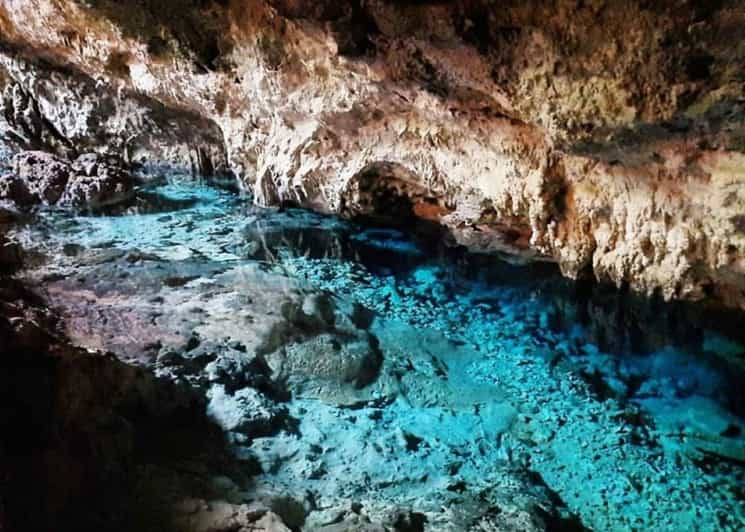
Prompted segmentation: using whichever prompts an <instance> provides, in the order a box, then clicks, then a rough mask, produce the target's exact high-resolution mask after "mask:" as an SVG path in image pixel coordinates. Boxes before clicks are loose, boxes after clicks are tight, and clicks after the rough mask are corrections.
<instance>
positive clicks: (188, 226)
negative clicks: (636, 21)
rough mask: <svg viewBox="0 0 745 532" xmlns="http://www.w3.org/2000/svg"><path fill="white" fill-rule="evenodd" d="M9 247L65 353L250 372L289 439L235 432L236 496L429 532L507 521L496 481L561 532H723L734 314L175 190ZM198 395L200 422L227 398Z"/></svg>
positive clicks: (376, 230) (61, 224)
mask: <svg viewBox="0 0 745 532" xmlns="http://www.w3.org/2000/svg"><path fill="white" fill-rule="evenodd" d="M21 236H23V237H24V238H25V240H26V246H27V247H29V248H32V249H34V250H35V251H36V252H37V253H38V255H39V257H40V259H39V264H40V265H39V267H38V268H37V269H36V270H35V271H34V272H32V273H31V274H30V275H31V276H32V277H34V279H35V280H41V281H42V282H43V283H44V284H45V286H46V287H47V290H48V292H49V294H50V297H51V298H52V300H53V301H54V302H55V303H56V304H58V305H60V306H61V307H62V309H63V312H64V313H65V315H66V317H67V320H68V328H69V332H70V334H71V336H72V337H73V339H74V340H76V341H78V342H80V343H82V344H84V345H87V346H88V347H95V348H101V349H111V350H113V351H114V352H117V353H120V354H122V356H125V355H126V356H130V357H131V360H132V361H133V362H135V363H138V364H145V365H148V364H149V365H155V367H158V368H161V370H159V371H163V372H164V374H169V375H172V372H171V373H168V371H170V370H169V369H168V368H170V367H171V366H168V365H167V364H166V362H165V361H168V360H171V361H172V360H181V361H184V360H188V361H191V362H190V363H194V364H196V362H194V361H195V360H198V358H199V357H198V356H197V355H195V353H197V351H198V350H199V349H200V348H196V347H195V345H198V344H199V343H200V342H201V344H202V346H204V345H207V344H209V342H223V343H224V344H225V345H226V346H235V347H231V348H230V349H232V350H233V351H234V352H235V353H236V356H238V357H240V356H243V355H240V353H253V352H256V353H260V354H261V356H263V357H265V358H266V359H267V360H268V361H269V362H268V363H269V364H270V366H272V369H273V371H275V373H276V374H282V375H283V379H284V382H285V383H286V384H287V386H288V387H289V390H290V392H291V395H292V399H291V400H290V401H289V402H288V403H287V406H286V408H287V411H288V415H289V416H290V417H291V418H292V419H296V420H298V421H297V423H298V424H297V426H296V430H287V429H286V428H285V429H283V430H280V431H279V432H278V433H277V432H276V431H269V430H268V429H267V435H266V436H260V437H253V438H248V439H246V438H242V437H240V436H239V435H236V436H235V438H234V443H235V445H236V449H237V451H236V452H238V453H239V454H241V453H242V454H245V455H246V456H249V455H250V456H252V457H254V458H256V459H258V460H259V462H260V463H261V465H262V469H263V471H264V473H263V474H262V475H260V477H259V478H258V479H257V484H256V486H254V488H253V489H254V491H255V492H267V493H277V492H280V493H285V494H288V495H293V494H298V493H306V492H307V493H312V494H313V498H314V499H313V500H314V501H316V503H317V506H318V508H316V510H314V511H315V512H316V514H318V515H317V516H316V519H321V520H322V517H319V516H325V515H326V514H325V513H324V512H328V511H330V510H329V508H333V507H334V504H336V503H339V504H341V503H340V502H339V501H342V500H356V501H361V502H364V504H366V505H367V506H368V507H376V505H378V506H380V505H386V504H395V505H398V506H402V505H405V506H407V507H410V508H414V509H416V510H417V512H420V513H421V515H423V516H425V517H426V523H427V527H429V528H431V529H433V530H434V529H437V530H440V529H452V530H462V529H465V528H467V527H469V526H476V525H475V523H482V526H486V525H484V524H483V523H486V522H487V521H488V520H489V519H491V520H492V521H489V522H492V525H493V526H497V527H498V526H502V525H503V526H507V525H504V523H503V524H502V525H499V523H500V522H501V521H499V519H503V520H504V519H506V517H504V515H503V516H502V517H500V518H497V517H495V515H496V513H495V512H494V509H495V508H502V509H503V510H504V509H506V508H508V506H509V504H508V502H507V499H509V498H510V497H512V498H515V497H517V492H518V491H519V490H517V491H516V490H515V487H514V486H513V485H512V484H510V482H511V481H510V479H512V478H513V477H512V476H510V475H514V474H516V473H515V471H519V472H521V473H520V474H522V475H524V476H525V478H526V479H527V480H526V482H529V481H530V479H533V480H536V479H540V482H538V484H540V486H541V488H540V489H543V490H548V492H547V493H549V494H551V493H553V494H554V495H552V496H555V497H556V498H557V500H559V501H560V504H559V506H561V508H562V509H561V517H560V518H556V519H560V520H559V521H555V523H559V524H560V525H561V526H564V527H568V526H570V524H571V523H575V524H576V522H575V520H574V519H575V518H574V517H573V516H579V518H580V519H581V521H582V523H583V524H584V525H585V526H588V527H591V528H594V529H598V530H631V529H638V530H693V529H697V530H738V529H742V528H743V527H745V508H744V507H743V504H744V503H743V480H744V479H745V476H744V471H745V469H744V466H745V419H744V416H745V406H744V405H745V398H744V394H745V392H744V391H743V390H744V389H745V386H744V385H743V382H745V381H744V380H743V377H744V376H745V373H744V372H743V368H744V367H745V346H744V345H743V337H744V336H743V331H740V330H738V327H739V326H738V323H742V321H741V320H742V319H743V316H742V315H736V314H729V313H717V314H715V313H711V312H704V311H702V310H701V309H700V308H698V307H695V306H691V305H683V304H680V305H670V304H664V303H661V302H651V301H647V300H644V299H643V298H638V297H635V296H633V295H631V294H625V293H620V292H617V291H615V290H610V289H607V288H603V287H596V286H590V285H578V284H575V283H572V282H570V281H567V280H565V279H563V278H562V277H561V276H560V275H559V274H558V272H557V271H556V268H555V267H554V266H553V265H550V264H540V263H539V264H533V265H528V266H516V265H512V264H509V263H507V262H504V261H500V260H498V259H497V258H495V257H487V256H480V255H472V254H469V253H466V252H464V251H463V250H460V249H453V248H448V247H446V246H442V245H440V244H439V243H438V242H433V241H427V240H422V239H417V238H414V237H412V236H410V233H408V232H407V231H404V230H402V229H400V228H399V229H396V228H385V227H371V226H362V225H359V224H354V223H350V222H345V221H341V220H338V219H336V218H333V217H324V216H319V215H315V214H312V213H308V212H305V211H300V210H293V209H284V210H273V209H268V210H265V209H258V208H255V207H252V206H251V205H250V204H249V202H247V201H246V199H245V198H241V197H239V196H237V195H235V194H233V193H230V192H228V191H224V190H219V189H214V188H210V187H206V186H196V185H186V184H179V183H173V184H169V185H165V186H161V187H157V188H154V189H152V190H149V191H145V192H143V193H142V194H141V195H140V196H139V197H138V199H136V200H135V201H134V203H133V204H132V205H130V206H128V207H127V208H123V209H118V211H117V212H111V213H100V214H98V215H96V216H78V217H70V216H69V214H68V213H61V212H55V211H47V212H45V213H42V215H41V216H40V219H39V221H38V222H37V223H35V224H34V225H33V226H32V227H30V228H28V229H26V230H25V231H24V232H23V234H22V235H21ZM41 257H45V259H43V260H42V259H41ZM319 294H321V295H322V296H319ZM323 294H328V296H325V295H323ZM325 297H330V298H331V299H329V300H328V301H333V304H332V303H328V302H326V303H324V301H327V300H326V299H324V298H325ZM319 298H320V299H319ZM292 301H300V303H297V305H296V306H295V307H293V306H292V305H291V304H290V303H289V302H292ZM319 301H320V303H319ZM288 305H289V306H288ZM328 305H331V306H328ZM327 306H328V308H327ZM309 309H311V310H309ZM324 309H326V310H324ZM328 309H332V310H328ZM334 309H335V310H334ZM343 309H346V310H343ZM314 313H315V314H314ZM334 313H336V314H334ZM337 314H338V316H342V315H343V316H347V317H345V318H341V317H336V318H328V319H330V320H331V321H330V322H329V323H331V325H330V326H329V328H324V327H326V325H328V323H326V322H327V321H328V319H327V318H324V316H327V317H328V316H336V315H337ZM313 316H320V318H314V317H313ZM314 320H316V321H314ZM319 320H320V321H319ZM340 320H341V321H340ZM316 322H318V323H316ZM324 323H326V325H323V324H324ZM270 333H271V334H270ZM195 338H196V340H195ZM267 338H269V339H267ZM278 339H279V340H278ZM282 342H284V343H285V345H280V344H281V343H282ZM221 345H222V344H221ZM298 346H299V347H298ZM233 351H231V352H233ZM278 353H279V354H278ZM199 356H202V357H205V356H207V355H205V354H204V353H203V354H201V355H199ZM314 356H318V357H319V359H314V358H312V357H314ZM169 357H170V358H169ZM179 357H181V358H179ZM206 360H212V359H209V356H207V359H206ZM319 360H321V362H319ZM329 361H331V362H329ZM272 364H274V365H272ZM183 367H186V365H184V366H183ZM183 367H182V368H181V369H180V370H179V371H181V373H180V374H179V375H178V376H177V377H178V378H185V379H187V380H189V379H191V381H193V382H197V381H199V377H198V376H194V375H191V374H190V373H189V372H188V371H186V370H184V369H183ZM162 368H166V369H162ZM210 371H212V370H210ZM340 374H344V375H348V378H346V377H345V379H346V380H345V379H339V378H338V375H340ZM191 381H190V382H191ZM210 390H212V391H210V392H209V394H211V395H209V397H210V401H211V402H210V405H211V408H212V409H213V410H212V412H213V413H214V415H215V416H216V418H217V419H219V420H220V422H221V423H223V424H224V423H227V422H226V421H225V419H223V418H222V417H221V416H225V415H226V414H225V413H226V412H232V413H233V414H235V410H236V409H238V410H240V407H239V405H240V404H245V401H247V399H246V398H243V399H241V401H244V402H243V403H241V402H240V401H239V400H238V399H236V397H237V396H236V395H231V393H233V394H234V393H236V392H235V390H230V389H225V390H223V391H221V392H219V393H218V392H215V391H214V388H211V389H210ZM226 390H227V391H226ZM262 393H263V392H262ZM254 406H255V405H254ZM267 408H269V407H267ZM283 408H284V407H283ZM231 409H232V410H231ZM269 410H271V409H269ZM231 415H232V414H231ZM235 415H238V416H239V417H240V412H238V414H235ZM270 417H271V416H269V417H268V418H270ZM231 419H232V418H231ZM241 419H242V418H241ZM239 425H240V423H239V424H238V425H236V426H235V427H234V426H232V425H230V424H229V423H228V427H227V428H226V430H230V431H232V432H235V433H236V434H239V433H240V430H238V429H237V428H236V427H238V426H239ZM224 426H225V425H224ZM252 426H253V427H254V428H255V424H254V425H252ZM273 428H276V427H273ZM508 471H509V472H510V473H509V475H508V473H507V472H508ZM544 483H545V484H544ZM510 486H512V487H510ZM549 498H550V497H549ZM474 501H476V502H474ZM311 513H312V512H311ZM497 513H498V512H497ZM507 514H509V512H507ZM313 515H315V514H313ZM513 517H514V516H513ZM323 518H325V517H323ZM511 518H512V517H511ZM552 519H554V518H552ZM510 522H512V523H513V525H514V522H516V521H510ZM497 529H499V528H497Z"/></svg>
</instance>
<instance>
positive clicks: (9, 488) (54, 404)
mask: <svg viewBox="0 0 745 532" xmlns="http://www.w3.org/2000/svg"><path fill="white" fill-rule="evenodd" d="M2 284H3V286H2V288H3V308H2V309H1V310H2V313H0V346H2V347H0V390H1V391H0V395H1V396H2V401H0V405H2V406H1V407H0V433H2V434H3V438H2V440H1V441H0V529H2V530H78V531H82V530H206V529H210V530H233V529H235V526H236V525H240V526H247V525H248V524H249V523H253V522H255V521H258V520H261V519H269V518H270V517H271V516H269V517H267V515H268V513H269V512H268V510H267V509H265V508H264V509H262V508H254V509H252V510H251V511H248V510H247V508H246V505H238V504H233V503H231V502H229V501H228V500H227V499H230V496H228V494H227V492H228V491H230V489H231V488H230V487H231V486H235V485H237V484H240V485H241V486H250V476H251V475H253V474H255V473H256V472H257V471H256V465H255V464H254V463H253V462H252V461H251V460H246V461H238V460H237V459H235V458H233V455H232V453H231V452H230V450H229V449H228V446H227V444H226V442H225V440H224V436H223V432H222V431H221V430H220V428H219V427H218V426H216V425H215V424H214V423H213V422H211V421H210V420H209V419H208V418H207V415H206V404H205V399H204V397H203V396H201V397H200V396H199V395H197V394H196V393H194V392H193V391H192V389H190V388H189V387H186V386H179V385H177V384H174V383H172V382H169V381H167V380H164V379H159V378H156V377H155V376H153V375H152V374H149V373H147V372H146V371H144V370H142V369H139V368H135V367H131V366H128V365H126V364H123V363H122V362H119V361H117V360H116V359H115V358H114V357H113V356H110V355H92V354H90V353H88V352H86V351H83V350H79V349H76V348H73V347H70V346H69V345H68V344H66V343H65V342H64V341H60V340H59V339H58V338H57V337H56V335H55V333H54V330H53V328H54V325H53V320H51V319H50V320H47V321H46V322H45V321H43V320H42V317H41V316H36V317H35V318H34V317H33V316H31V314H32V313H33V312H36V313H42V311H41V310H39V309H38V308H33V307H34V297H33V296H32V295H31V294H29V293H27V292H25V291H24V290H23V288H21V287H19V286H17V285H10V286H9V285H8V282H7V281H2ZM24 312H25V315H24V317H23V318H21V319H19V318H20V317H21V315H22V313H24ZM14 313H15V315H13V314H14ZM21 322H24V323H26V322H27V323H33V324H35V325H36V326H37V327H38V330H36V333H34V332H33V331H29V330H27V329H28V326H26V327H24V326H21V325H20V323H21ZM42 332H44V333H45V334H41V333H42ZM32 339H35V340H34V341H32ZM220 479H222V480H220ZM206 501H219V504H221V505H222V506H223V507H224V508H226V511H225V512H223V513H222V514H215V513H214V512H213V513H209V514H205V513H204V511H202V510H204V509H205V508H207V507H209V506H210V505H208V504H207V502H206ZM210 511H211V509H210ZM280 524H281V523H280ZM281 526H282V527H283V526H284V525H281ZM205 527H206V528H205ZM231 527H232V528H231ZM278 530H284V528H278Z"/></svg>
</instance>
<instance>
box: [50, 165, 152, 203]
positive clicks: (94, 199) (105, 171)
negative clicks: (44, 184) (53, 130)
mask: <svg viewBox="0 0 745 532" xmlns="http://www.w3.org/2000/svg"><path fill="white" fill-rule="evenodd" d="M72 169H73V171H77V172H79V173H78V174H77V175H75V176H74V177H72V178H71V179H70V182H69V183H68V184H67V187H66V189H65V192H64V194H62V197H61V198H60V201H59V203H60V205H63V206H68V207H75V208H78V209H86V208H89V209H98V208H101V207H106V206H109V205H114V204H117V203H121V202H124V201H126V200H128V199H130V198H131V197H132V196H133V195H134V191H135V185H136V184H137V181H136V180H135V179H134V178H133V177H132V175H131V174H130V173H129V172H128V171H127V170H126V169H124V168H122V167H121V166H120V165H119V162H118V161H116V160H105V159H103V158H101V157H98V156H97V155H96V154H84V155H82V156H81V157H79V158H78V159H77V160H76V161H75V163H73V165H72Z"/></svg>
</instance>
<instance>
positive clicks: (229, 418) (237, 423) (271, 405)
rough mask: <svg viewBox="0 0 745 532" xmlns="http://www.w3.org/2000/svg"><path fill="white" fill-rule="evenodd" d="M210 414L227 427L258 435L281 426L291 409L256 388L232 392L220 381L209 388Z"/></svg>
mask: <svg viewBox="0 0 745 532" xmlns="http://www.w3.org/2000/svg"><path fill="white" fill-rule="evenodd" d="M207 398H208V399H209V403H208V405H207V413H208V415H209V416H210V417H211V418H212V419H214V420H215V421H216V422H217V423H218V424H219V425H220V426H221V427H222V428H223V429H224V430H226V431H228V432H237V433H239V434H241V435H242V436H246V437H249V438H255V437H259V436H268V435H271V434H273V433H274V432H276V431H277V430H279V429H280V428H281V427H282V425H283V423H284V422H285V420H286V419H287V409H286V408H285V407H283V406H281V405H278V404H277V403H275V402H274V401H272V400H270V399H268V398H267V397H266V396H264V395H263V394H261V393H260V392H258V391H257V390H254V389H253V388H243V389H240V390H237V391H236V392H234V393H232V394H230V393H227V392H226V390H225V387H224V386H222V385H220V384H216V385H214V386H212V387H211V388H210V389H209V390H208V392H207Z"/></svg>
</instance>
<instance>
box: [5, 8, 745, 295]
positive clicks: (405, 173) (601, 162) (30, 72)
mask: <svg viewBox="0 0 745 532" xmlns="http://www.w3.org/2000/svg"><path fill="white" fill-rule="evenodd" d="M250 4H251V5H250V6H246V5H243V4H242V3H232V2H210V3H205V2H196V1H194V0H186V1H184V2H179V3H178V9H173V8H172V7H173V5H174V4H173V3H171V2H166V3H158V2H155V3H154V2H144V3H143V2H134V3H127V4H126V5H122V4H121V3H116V2H113V1H111V0H102V1H100V2H76V1H73V0H62V1H59V0H40V1H39V2H34V3H28V4H22V3H18V2H12V1H10V0H4V1H2V2H0V35H2V41H3V44H4V45H5V47H4V48H3V52H2V53H0V65H2V66H1V67H0V70H3V71H4V73H3V74H2V75H0V79H2V80H4V81H1V82H0V84H2V86H4V87H5V90H4V100H3V101H4V104H3V106H4V110H5V113H3V121H4V122H5V123H6V125H3V126H2V129H3V130H4V131H6V136H7V137H8V138H12V139H14V142H16V143H20V144H25V145H26V147H29V146H31V147H35V148H39V147H48V149H53V150H55V151H56V152H59V153H66V152H71V151H75V150H77V151H86V150H88V149H90V148H91V147H92V146H99V147H100V146H102V145H112V146H116V147H117V149H119V150H120V151H121V152H122V153H123V154H125V155H126V157H125V158H126V159H127V160H129V161H132V162H145V163H148V162H169V161H170V162H171V163H176V164H178V165H180V166H182V167H192V168H194V169H195V170H198V171H199V172H202V173H207V174H209V173H212V172H213V170H214V171H216V170H217V169H218V168H224V167H227V166H229V167H230V169H231V170H232V171H233V172H234V173H235V174H236V175H237V176H238V177H239V178H240V182H241V184H242V185H243V186H244V187H245V188H247V189H250V190H251V191H253V193H254V200H255V201H256V202H257V203H259V204H262V205H276V204H285V203H291V204H294V205H300V206H303V207H308V208H312V209H316V210H320V211H323V212H334V213H340V214H346V215H357V214H363V215H372V216H373V217H383V218H385V219H389V220H390V219H391V218H392V217H397V218H400V219H408V220H412V219H413V220H416V219H422V218H423V219H426V220H428V221H430V222H436V223H440V224H443V225H444V226H445V227H446V228H447V229H448V230H449V231H450V232H452V234H453V236H454V238H455V239H457V241H458V242H460V243H463V244H465V245H468V246H469V247H472V248H475V249H479V250H487V251H493V250H509V251H511V252H513V253H516V254H519V255H520V256H525V257H528V258H536V257H539V258H545V259H551V260H555V261H557V262H558V263H559V264H560V266H561V268H562V271H563V272H564V273H565V274H566V275H567V276H570V277H575V278H576V277H594V278H596V279H598V280H601V281H604V282H608V283H613V284H616V285H618V286H629V287H630V288H632V289H633V290H636V291H638V292H643V293H646V294H655V293H659V294H660V295H662V296H663V297H665V298H666V299H676V298H677V299H688V300H704V299H706V300H713V301H717V302H720V303H724V304H726V305H729V306H734V307H740V308H744V307H743V305H745V303H743V302H744V301H745V297H743V294H744V293H743V290H745V260H743V256H745V232H744V231H743V229H742V227H743V212H745V196H744V195H743V190H744V188H745V183H743V175H744V172H743V168H744V165H745V162H744V160H745V155H743V153H745V148H744V147H743V146H744V145H743V141H742V139H743V138H745V137H744V134H745V122H743V120H742V116H743V103H742V102H743V94H744V92H743V91H744V89H743V86H742V83H740V82H739V81H738V80H740V79H742V77H743V66H742V65H745V52H744V51H743V50H745V47H743V46H740V45H739V44H741V43H742V42H745V30H743V29H742V28H745V7H743V6H742V5H740V4H738V3H736V2H729V3H714V4H710V3H706V2H697V3H695V5H691V6H688V7H686V9H681V8H680V7H679V6H678V5H677V4H676V3H674V2H662V3H661V4H659V5H657V4H656V3H655V5H654V6H652V7H650V5H649V2H642V1H640V0H632V1H630V2H626V3H611V4H603V5H602V7H600V4H597V3H587V2H574V1H572V0H556V2H554V3H553V4H552V6H551V7H550V8H549V7H547V6H546V5H545V3H544V2H541V1H539V0H531V1H529V2H527V3H525V4H524V5H523V4H520V5H519V6H518V5H509V6H503V5H501V4H499V5H498V4H496V3H493V2H485V1H473V2H472V1H453V2H393V1H390V0H374V1H366V2H364V3H363V4H361V3H359V2H349V1H341V2H320V3H319V2H301V1H279V0H260V1H256V2H251V3H250ZM195 28H198V30H195ZM672 50H674V53H672V52H671V51H672ZM40 56H43V57H44V58H45V59H44V60H41V59H39V57H40Z"/></svg>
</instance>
